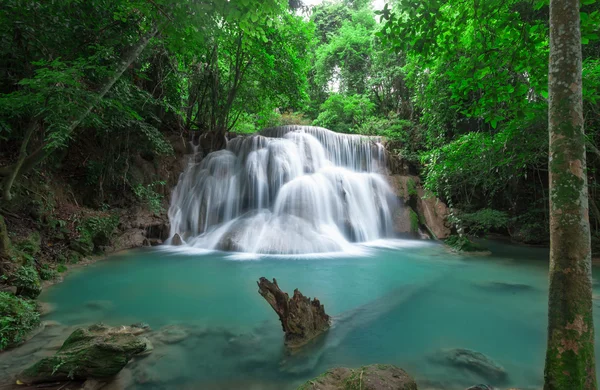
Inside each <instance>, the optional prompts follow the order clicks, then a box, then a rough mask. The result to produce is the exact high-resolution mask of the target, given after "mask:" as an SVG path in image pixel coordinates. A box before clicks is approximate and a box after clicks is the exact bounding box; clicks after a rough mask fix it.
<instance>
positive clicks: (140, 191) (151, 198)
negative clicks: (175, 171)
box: [133, 181, 166, 214]
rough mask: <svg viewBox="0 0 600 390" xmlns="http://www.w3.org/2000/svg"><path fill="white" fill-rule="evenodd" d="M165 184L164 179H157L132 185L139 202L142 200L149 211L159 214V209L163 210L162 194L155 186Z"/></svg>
mask: <svg viewBox="0 0 600 390" xmlns="http://www.w3.org/2000/svg"><path fill="white" fill-rule="evenodd" d="M165 184H166V183H165V182H164V181H157V182H154V183H152V184H148V185H143V184H138V185H136V186H135V187H133V192H134V194H135V196H136V197H137V198H138V199H139V200H140V201H141V202H143V203H144V204H145V205H146V206H147V207H148V209H149V210H150V211H152V212H153V213H154V214H159V213H160V212H161V211H163V207H162V200H163V196H162V195H161V194H159V193H158V192H156V187H158V186H164V185H165Z"/></svg>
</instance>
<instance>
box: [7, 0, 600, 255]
mask: <svg viewBox="0 0 600 390" xmlns="http://www.w3.org/2000/svg"><path fill="white" fill-rule="evenodd" d="M255 3H256V2H252V1H231V2H227V3H224V4H222V5H213V4H211V3H202V2H200V3H198V4H195V3H193V2H192V3H190V2H176V3H168V4H167V3H164V4H163V3H161V2H154V1H152V2H151V1H140V2H118V1H105V2H103V1H100V2H79V1H67V2H22V1H8V2H5V4H4V5H3V12H2V18H3V20H2V42H3V44H2V50H3V53H2V59H1V61H2V67H1V69H2V77H1V82H2V86H1V89H2V96H1V100H0V109H1V110H2V115H1V116H0V118H2V122H1V124H0V125H1V128H0V129H1V133H0V134H1V136H2V146H1V148H2V154H1V155H2V164H3V166H2V169H1V170H0V174H1V175H2V176H3V191H2V193H3V200H4V202H3V203H5V204H6V205H5V206H4V207H5V208H6V209H10V208H11V207H12V206H9V204H8V203H7V202H8V201H9V200H10V199H11V198H12V197H13V196H12V195H13V194H14V195H16V197H17V198H20V199H21V200H24V201H28V200H32V197H31V196H29V195H30V194H29V195H28V190H27V185H26V182H27V181H28V180H29V181H31V180H34V177H40V176H39V175H46V176H42V177H46V178H49V177H52V176H53V175H54V176H56V177H55V178H56V179H59V180H62V181H63V182H65V184H68V185H70V186H79V187H80V188H78V189H77V190H76V191H75V192H77V194H78V196H80V195H79V194H81V192H82V191H83V192H84V193H85V195H84V196H81V199H80V200H81V203H83V204H85V205H86V206H89V207H92V208H104V209H107V208H110V207H113V206H122V202H123V201H124V199H132V200H135V199H136V197H137V198H144V197H145V198H153V197H154V198H156V195H155V193H156V192H159V193H160V192H161V190H159V187H161V186H164V183H162V182H161V181H160V180H157V181H156V182H150V183H147V182H144V179H140V178H139V177H136V175H135V172H132V171H131V168H130V167H131V166H132V159H134V158H136V157H137V156H140V155H141V156H142V157H144V158H146V159H149V160H151V159H152V158H153V156H160V155H168V154H170V153H173V151H172V147H171V145H170V143H169V142H168V141H167V138H168V137H169V136H172V135H178V136H180V137H183V139H189V138H190V137H193V136H196V137H198V136H202V137H205V138H206V137H208V138H210V143H208V145H209V146H207V148H208V149H209V150H216V149H219V148H221V147H223V145H224V140H225V137H227V136H230V135H231V134H233V133H238V134H239V133H252V132H254V131H257V130H260V129H261V128H264V127H270V126H274V125H278V124H286V123H303V124H314V125H318V126H323V127H326V128H329V129H332V130H335V131H338V132H348V133H357V134H365V135H381V136H385V137H386V138H387V139H388V140H389V143H390V145H391V146H390V150H392V152H393V153H395V154H397V155H398V156H400V157H401V158H402V159H404V160H406V161H408V162H410V163H411V164H412V167H413V169H414V170H415V171H417V172H418V173H419V174H420V175H421V176H422V178H423V179H424V182H425V185H426V187H427V188H428V189H430V190H431V191H433V192H435V193H436V194H437V195H438V196H440V197H441V198H442V199H443V200H444V201H446V202H447V203H448V204H449V205H451V206H452V207H453V209H454V213H453V215H452V218H453V219H454V222H455V224H456V226H457V227H458V228H459V229H464V230H465V231H466V232H468V233H471V234H483V233H486V232H487V231H490V230H492V231H496V232H499V233H505V234H509V235H510V236H511V237H513V238H514V239H515V240H518V241H521V242H525V243H535V244H540V243H546V242H547V241H548V210H547V203H548V189H547V187H548V186H547V174H546V173H547V167H546V156H547V153H548V151H547V134H546V129H547V97H548V91H547V66H546V62H547V56H548V5H547V4H546V3H545V2H544V1H509V2H506V1H498V2H495V1H487V2H475V3H470V4H467V3H463V2H456V3H454V2H438V1H427V2H410V1H401V2H397V3H396V4H394V3H392V5H390V6H389V7H386V9H385V10H373V9H372V6H371V4H370V2H369V1H366V0H365V1H360V0H359V1H339V2H325V3H323V4H321V5H318V6H315V7H312V8H308V7H306V6H303V5H302V4H301V3H296V2H290V3H286V4H282V3H281V2H277V1H271V2H269V1H265V2H258V3H260V5H259V6H258V7H257V4H255ZM263 3H264V4H263ZM257 8H258V9H259V12H254V11H255V10H256V9H257ZM250 9H252V10H253V12H249V10H250ZM392 10H395V11H392ZM390 15H391V16H390ZM457 15H460V17H457ZM599 18H600V14H599V11H598V4H597V3H596V2H593V1H585V2H584V4H583V6H582V30H583V33H582V34H583V43H584V65H583V66H584V69H583V75H584V99H585V107H584V110H585V117H586V129H587V131H586V133H587V137H588V145H587V150H588V156H589V159H588V161H589V179H590V180H589V182H590V187H589V188H590V197H591V202H590V212H591V219H592V226H593V227H594V231H597V230H598V226H599V224H600V209H599V208H598V206H597V204H596V203H597V200H598V197H599V196H600V194H599V193H598V186H597V180H596V179H597V178H596V167H597V165H598V162H599V161H600V158H599V156H600V153H599V152H598V147H597V143H598V135H597V133H598V126H599V124H598V118H599V115H598V104H597V99H598V98H599V96H598V91H599V90H600V88H599V83H600V62H599V61H600V60H599V57H600V46H599V43H598V39H597V38H598V26H599V22H598V19H599ZM459 32H460V33H459ZM138 176H139V175H138ZM34 181H36V180H34ZM32 190H33V189H32ZM157 190H158V191H157ZM167 192H168V191H167ZM163 193H166V192H164V191H163ZM594 238H596V234H594ZM595 242H597V245H600V242H599V241H598V240H595Z"/></svg>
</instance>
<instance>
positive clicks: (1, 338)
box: [0, 292, 40, 351]
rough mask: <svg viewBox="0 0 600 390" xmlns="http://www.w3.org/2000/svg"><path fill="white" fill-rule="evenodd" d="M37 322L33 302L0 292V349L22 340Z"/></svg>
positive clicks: (37, 317) (37, 318)
mask: <svg viewBox="0 0 600 390" xmlns="http://www.w3.org/2000/svg"><path fill="white" fill-rule="evenodd" d="M39 323H40V318H39V314H38V313H37V311H36V306H35V303H34V302H32V301H29V300H26V299H22V298H19V297H16V296H14V295H12V294H9V293H7V292H0V351H2V350H4V349H6V348H7V347H10V346H13V345H16V344H18V343H20V342H22V341H23V340H24V339H25V337H26V336H27V334H28V333H29V332H30V331H31V330H33V329H34V328H35V327H37V326H38V325H39Z"/></svg>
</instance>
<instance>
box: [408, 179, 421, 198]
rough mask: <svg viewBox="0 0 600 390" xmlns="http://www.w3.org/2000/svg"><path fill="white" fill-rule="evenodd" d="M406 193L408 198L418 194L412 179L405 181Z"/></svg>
mask: <svg viewBox="0 0 600 390" xmlns="http://www.w3.org/2000/svg"><path fill="white" fill-rule="evenodd" d="M406 192H407V193H408V196H409V197H413V196H418V195H419V193H418V192H417V183H415V180H414V179H413V178H412V177H409V178H408V179H407V180H406Z"/></svg>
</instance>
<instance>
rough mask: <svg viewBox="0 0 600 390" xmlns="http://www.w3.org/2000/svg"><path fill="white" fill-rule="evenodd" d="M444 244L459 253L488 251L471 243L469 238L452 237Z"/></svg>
mask: <svg viewBox="0 0 600 390" xmlns="http://www.w3.org/2000/svg"><path fill="white" fill-rule="evenodd" d="M444 242H445V243H446V245H448V246H450V247H451V248H452V249H454V250H456V251H458V252H483V251H486V250H487V248H485V247H483V246H481V245H479V244H477V243H475V242H473V241H471V240H470V239H469V238H468V237H467V236H450V237H448V238H447V239H446V240H445V241H444Z"/></svg>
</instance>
